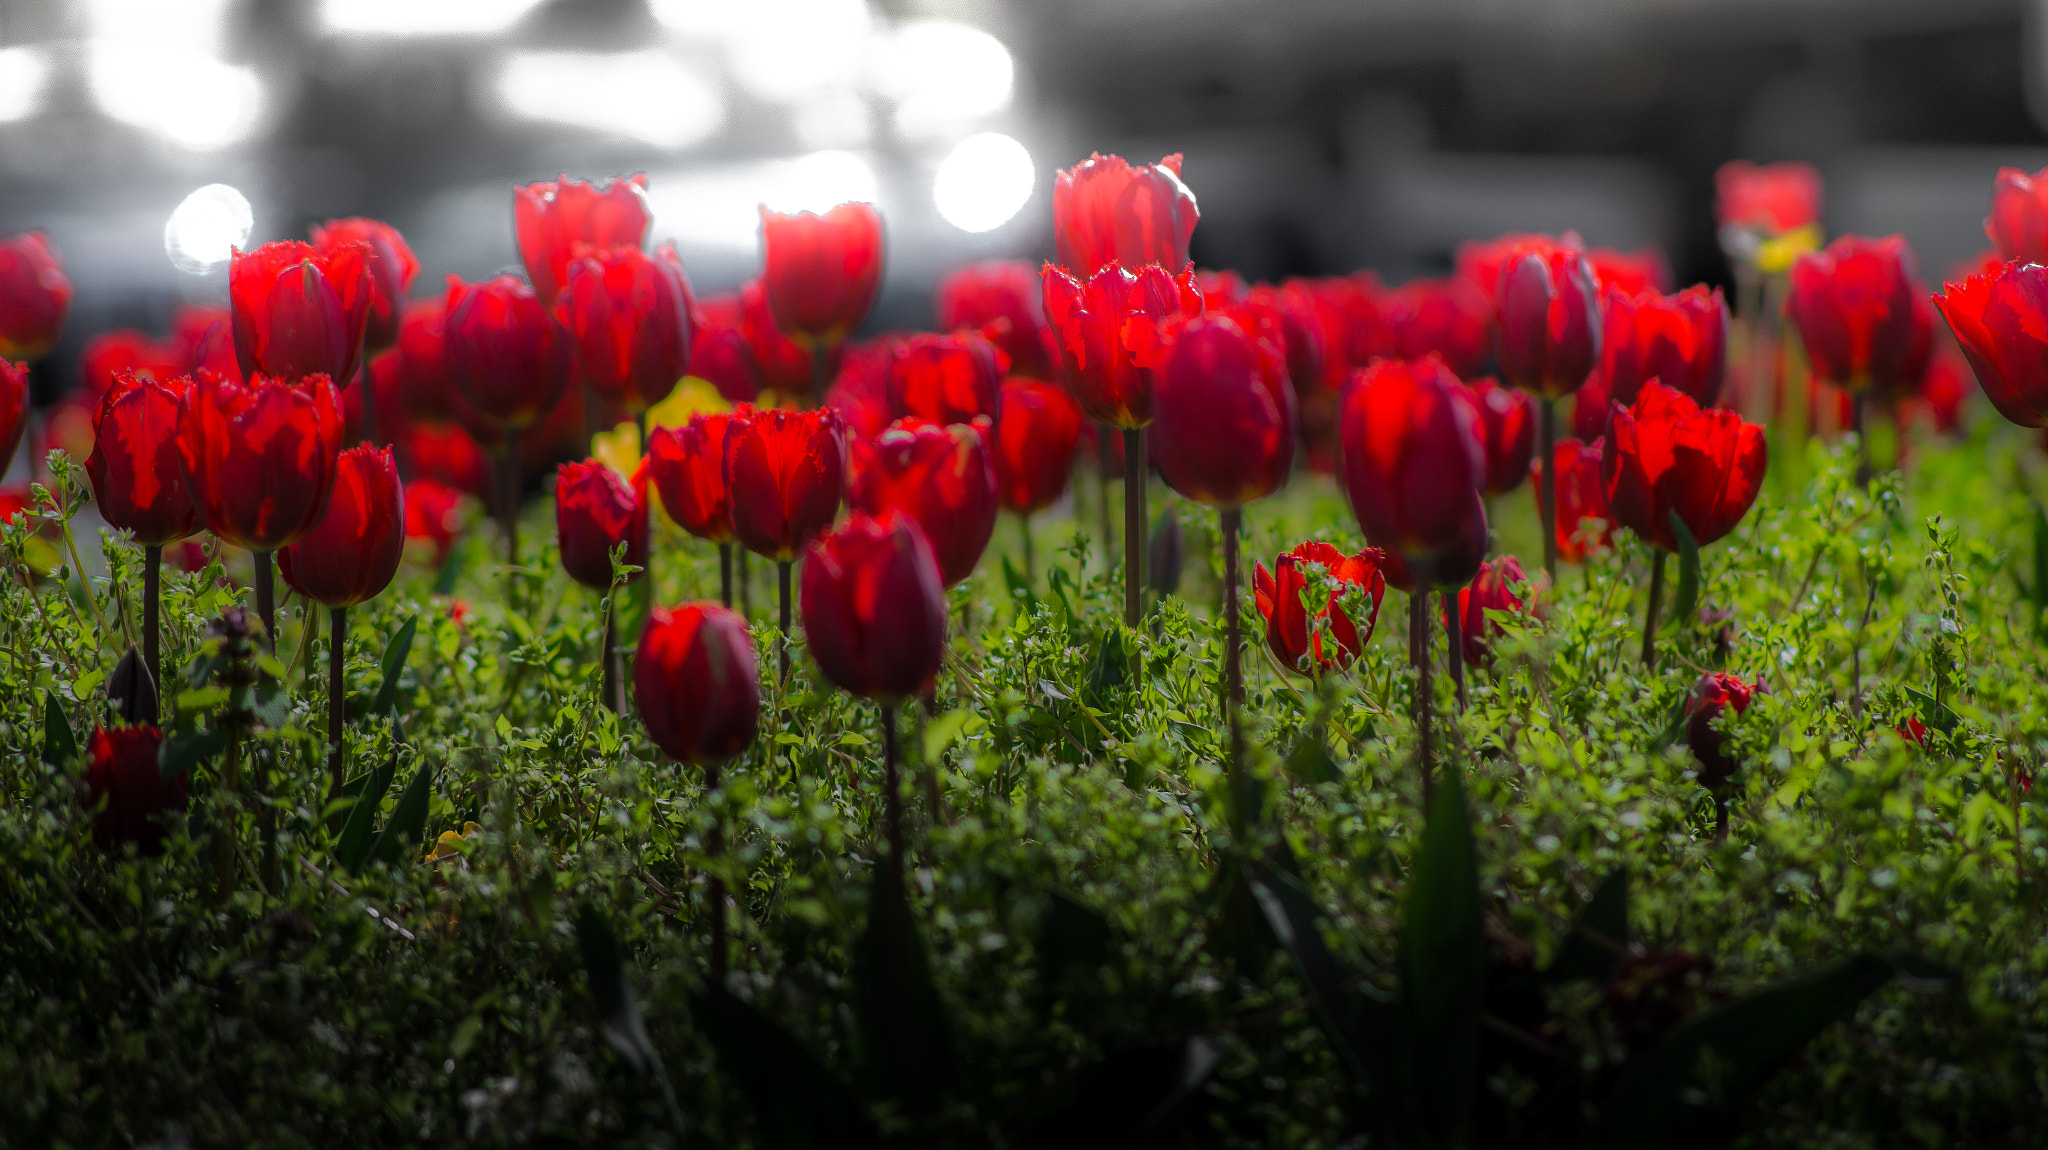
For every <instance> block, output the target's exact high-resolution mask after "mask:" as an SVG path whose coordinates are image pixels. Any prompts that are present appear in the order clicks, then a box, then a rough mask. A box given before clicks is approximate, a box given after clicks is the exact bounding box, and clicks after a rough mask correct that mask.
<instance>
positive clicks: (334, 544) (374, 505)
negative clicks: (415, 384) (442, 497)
mask: <svg viewBox="0 0 2048 1150" xmlns="http://www.w3.org/2000/svg"><path fill="white" fill-rule="evenodd" d="M405 518H406V506H405V490H404V487H403V486H402V485H401V484H400V483H399V482H398V464H397V463H396V462H394V461H393V460H392V458H391V449H390V448H388V447H373V446H371V445H369V444H367V443H364V444H358V445H356V446H355V447H351V448H349V449H348V450H347V451H344V452H342V453H341V457H340V459H338V460H337V461H336V463H335V467H334V496H333V498H331V499H329V500H328V501H327V514H326V515H324V516H322V517H321V519H320V523H319V525H318V526H316V527H314V528H313V529H312V530H311V531H309V532H307V533H306V534H304V535H301V536H300V537H299V538H298V540H297V541H296V542H294V543H292V544H290V545H289V546H287V547H285V548H284V549H283V550H281V551H279V552H278V553H277V570H278V573H279V574H280V575H283V576H284V581H285V582H286V583H289V584H291V587H292V590H294V591H297V592H298V593H299V594H301V595H303V596H305V597H306V598H308V599H311V600H313V601H314V602H315V603H323V604H325V605H327V606H329V607H353V606H355V605H356V604H358V603H365V602H368V601H369V600H371V599H374V598H376V597H377V596H378V595H379V594H380V593H382V592H383V590H384V588H386V587H389V586H390V585H391V577H392V576H394V575H396V574H398V561H399V560H400V559H401V558H403V557H404V556H405Z"/></svg>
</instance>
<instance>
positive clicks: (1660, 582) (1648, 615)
mask: <svg viewBox="0 0 2048 1150" xmlns="http://www.w3.org/2000/svg"><path fill="white" fill-rule="evenodd" d="M1663 597H1664V551H1663V549H1662V548H1657V549H1655V550H1653V551H1652V552H1651V559H1650V606H1649V608H1648V609H1647V610H1645V611H1644V613H1643V666H1645V667H1649V666H1653V665H1655V663H1656V662H1657V608H1658V602H1657V601H1658V600H1660V599H1662V598H1663Z"/></svg>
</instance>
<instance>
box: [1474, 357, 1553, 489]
mask: <svg viewBox="0 0 2048 1150" xmlns="http://www.w3.org/2000/svg"><path fill="white" fill-rule="evenodd" d="M1465 395H1466V397H1467V398H1469V399H1470V400H1471V401H1472V414H1473V416H1474V418H1475V419H1476V421H1477V422H1475V423H1474V425H1473V426H1474V427H1475V428H1476V429H1477V430H1478V432H1479V447H1480V449H1481V450H1482V451H1484V452H1485V453H1486V480H1485V482H1483V483H1481V484H1480V486H1479V490H1480V491H1482V492H1483V493H1485V494H1487V495H1506V494H1507V493H1508V492H1510V491H1513V490H1514V489H1515V488H1517V487H1520V486H1521V485H1522V480H1523V479H1525V478H1527V477H1528V474H1529V458H1530V456H1532V455H1534V454H1535V453H1536V401H1535V400H1532V399H1530V398H1529V393H1528V392H1525V391H1517V390H1514V389H1512V388H1506V387H1502V386H1501V385H1500V383H1499V382H1498V381H1496V380H1495V379H1494V378H1493V377H1492V376H1490V375H1489V376H1483V377H1481V378H1479V379H1475V380H1473V381H1472V382H1471V383H1469V384H1467V385H1466V387H1465Z"/></svg>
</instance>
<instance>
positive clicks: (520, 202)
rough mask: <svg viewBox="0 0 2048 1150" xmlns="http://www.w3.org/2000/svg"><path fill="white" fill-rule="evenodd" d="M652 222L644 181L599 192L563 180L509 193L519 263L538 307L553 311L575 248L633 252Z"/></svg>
mask: <svg viewBox="0 0 2048 1150" xmlns="http://www.w3.org/2000/svg"><path fill="white" fill-rule="evenodd" d="M652 218H653V217H652V216H651V215H650V214H649V212H648V210H647V177H646V176H639V175H635V176H627V177H624V178H622V179H615V180H613V181H611V183H609V184H607V185H606V186H605V187H603V188H601V189H600V188H599V187H598V186H597V185H596V184H586V183H584V182H583V181H581V180H572V179H570V178H569V177H568V176H566V175H565V176H562V177H560V178H558V179H556V180H553V181H551V182H547V183H539V184H527V185H525V186H524V187H517V188H513V189H512V225H513V230H514V231H516V232H517V233H518V237H519V260H520V262H521V263H523V264H525V265H526V278H527V279H529V280H531V281H532V282H533V291H534V294H535V295H536V296H537V297H539V299H540V302H541V304H542V306H544V307H553V306H554V303H555V295H556V293H558V292H560V291H561V290H562V285H564V284H565V283H567V282H568V270H569V261H570V260H571V259H574V258H575V256H576V246H577V245H578V244H588V245H590V246H591V247H594V248H616V247H631V248H637V247H639V246H640V245H641V244H642V243H643V242H645V241H646V239H647V225H648V222H649V221H650V220H651V219H652Z"/></svg>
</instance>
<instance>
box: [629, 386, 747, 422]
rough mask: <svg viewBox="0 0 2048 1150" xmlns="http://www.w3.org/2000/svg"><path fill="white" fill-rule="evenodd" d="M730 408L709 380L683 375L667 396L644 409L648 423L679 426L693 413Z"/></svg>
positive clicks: (713, 411)
mask: <svg viewBox="0 0 2048 1150" xmlns="http://www.w3.org/2000/svg"><path fill="white" fill-rule="evenodd" d="M731 410H732V404H730V403H727V402H726V401H725V397H724V396H722V395H720V394H718V389H717V388H715V387H713V386H711V383H710V382H709V381H708V380H702V379H698V378H697V377H696V376H694V375H686V376H684V377H683V381H682V382H681V383H678V384H676V389H675V390H674V391H671V392H669V393H668V398H667V399H664V400H662V401H661V402H660V403H657V404H655V405H654V406H653V407H650V408H648V409H647V427H648V429H649V430H650V431H651V430H653V429H654V428H657V427H681V426H682V425H684V424H686V423H688V422H690V417H691V416H693V415H700V414H703V415H718V414H723V413H725V412H728V411H731Z"/></svg>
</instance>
